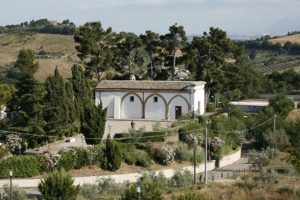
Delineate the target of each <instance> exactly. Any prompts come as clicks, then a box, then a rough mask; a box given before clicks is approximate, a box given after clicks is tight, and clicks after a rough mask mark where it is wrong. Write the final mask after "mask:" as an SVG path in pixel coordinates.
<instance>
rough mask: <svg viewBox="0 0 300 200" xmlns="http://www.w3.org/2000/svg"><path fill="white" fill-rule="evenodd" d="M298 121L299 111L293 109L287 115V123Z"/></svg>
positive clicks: (299, 117) (299, 118)
mask: <svg viewBox="0 0 300 200" xmlns="http://www.w3.org/2000/svg"><path fill="white" fill-rule="evenodd" d="M299 120H300V109H294V110H293V111H292V112H290V113H289V116H288V121H289V122H296V121H299Z"/></svg>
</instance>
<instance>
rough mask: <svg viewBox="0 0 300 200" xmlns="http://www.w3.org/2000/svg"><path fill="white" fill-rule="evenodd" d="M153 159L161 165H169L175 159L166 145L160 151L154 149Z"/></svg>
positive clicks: (171, 150)
mask: <svg viewBox="0 0 300 200" xmlns="http://www.w3.org/2000/svg"><path fill="white" fill-rule="evenodd" d="M154 158H155V159H156V161H157V162H159V163H160V164H162V165H170V164H171V163H172V162H173V161H174V159H175V152H174V151H173V149H172V148H171V147H169V146H167V145H165V146H163V147H162V148H161V149H156V150H155V152H154Z"/></svg>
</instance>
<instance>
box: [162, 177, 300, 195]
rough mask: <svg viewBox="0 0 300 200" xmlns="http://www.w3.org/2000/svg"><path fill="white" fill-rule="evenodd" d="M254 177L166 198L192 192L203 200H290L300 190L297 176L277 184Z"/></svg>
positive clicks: (195, 189) (181, 192)
mask: <svg viewBox="0 0 300 200" xmlns="http://www.w3.org/2000/svg"><path fill="white" fill-rule="evenodd" d="M253 176H254V175H253V174H251V175H247V177H242V180H240V181H236V182H224V183H211V184H209V185H207V186H206V187H203V188H202V187H199V188H189V189H186V190H185V191H172V192H170V194H166V195H165V196H166V199H167V200H173V199H174V197H176V196H179V195H180V194H184V193H186V192H192V193H195V194H196V195H197V196H198V197H199V199H201V200H219V199H221V200H256V199H257V200H258V199H259V200H271V199H272V200H288V199H295V198H296V197H295V191H296V190H299V189H300V187H299V185H300V178H299V177H296V176H281V177H280V179H279V182H278V183H275V184H265V183H260V182H255V181H253V180H252V177H253Z"/></svg>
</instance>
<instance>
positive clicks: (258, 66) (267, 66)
mask: <svg viewBox="0 0 300 200" xmlns="http://www.w3.org/2000/svg"><path fill="white" fill-rule="evenodd" d="M253 67H254V69H255V70H256V71H258V72H260V73H263V74H270V73H272V72H275V71H276V72H284V71H286V70H289V69H294V70H295V71H298V72H299V71H300V56H287V57H278V58H276V57H274V58H272V59H270V60H265V61H259V62H255V63H253Z"/></svg>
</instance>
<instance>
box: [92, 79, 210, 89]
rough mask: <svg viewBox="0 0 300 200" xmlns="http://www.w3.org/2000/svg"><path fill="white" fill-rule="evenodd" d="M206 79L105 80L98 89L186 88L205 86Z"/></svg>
mask: <svg viewBox="0 0 300 200" xmlns="http://www.w3.org/2000/svg"><path fill="white" fill-rule="evenodd" d="M204 85H205V82H204V81H131V80H124V81H115V80H103V81H100V83H99V84H98V85H97V86H96V89H134V90H186V89H188V87H195V86H204Z"/></svg>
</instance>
